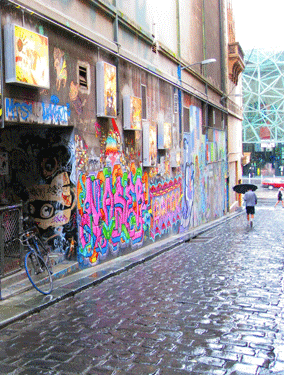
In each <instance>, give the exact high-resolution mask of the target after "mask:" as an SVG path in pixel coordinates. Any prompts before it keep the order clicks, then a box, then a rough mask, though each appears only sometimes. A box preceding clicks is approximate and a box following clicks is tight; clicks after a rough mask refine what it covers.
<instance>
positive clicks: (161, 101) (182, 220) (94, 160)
mask: <svg viewBox="0 0 284 375" xmlns="http://www.w3.org/2000/svg"><path fill="white" fill-rule="evenodd" d="M228 9H231V8H230V4H227V2H226V1H225V0H191V1H185V0H175V1H174V0H167V1H164V2H163V3H162V5H161V4H160V3H159V2H158V1H153V0H152V1H150V0H149V1H148V0H144V1H134V0H133V1H130V2H125V1H120V0H109V1H108V0H105V1H102V0H98V1H88V2H82V1H78V0H70V1H57V2H54V1H52V0H47V1H45V2H42V1H38V0H29V1H25V0H22V1H5V2H1V30H2V35H1V43H2V59H1V60H2V92H1V93H2V129H1V131H0V157H1V165H2V167H1V174H0V186H1V204H2V205H5V204H13V203H15V202H19V201H23V202H24V207H25V210H26V212H27V213H28V214H29V215H30V216H32V217H33V218H34V220H35V223H36V224H37V226H38V227H39V230H40V231H41V234H42V235H43V237H44V238H45V239H46V240H47V243H48V244H49V245H50V248H51V249H52V251H54V252H58V253H63V254H64V255H65V257H66V258H67V259H74V258H76V259H78V261H79V262H80V264H81V266H90V265H95V264H98V263H99V262H102V261H105V260H108V259H110V258H112V257H114V256H119V255H122V254H124V253H126V252H129V251H133V250H135V249H138V248H140V247H142V246H145V245H147V244H150V243H153V242H155V241H159V240H160V239H162V238H165V237H167V236H171V235H173V234H178V233H182V232H185V231H187V230H189V229H190V228H192V227H196V226H199V225H201V224H203V223H207V222H209V221H212V220H215V219H217V218H220V217H222V216H223V215H225V214H226V213H227V212H228V211H230V210H231V209H234V207H235V203H234V204H231V201H232V200H233V201H234V202H235V200H236V197H235V195H233V198H231V189H230V184H231V182H230V173H231V172H232V170H233V179H234V180H236V179H237V180H238V178H239V171H238V168H239V164H237V163H238V160H239V156H240V155H239V154H238V155H237V156H236V155H235V154H236V153H239V152H240V151H239V149H238V147H237V148H236V149H235V150H233V148H234V146H232V145H233V144H234V142H235V141H234V139H238V135H237V134H238V133H239V132H240V131H241V128H239V124H240V122H241V117H240V106H238V105H237V103H234V105H232V104H230V103H231V102H232V103H233V101H231V99H230V98H229V96H228V94H229V93H230V90H232V89H233V90H235V89H237V87H238V81H237V78H238V76H239V74H240V72H241V69H239V68H240V66H241V64H240V61H241V60H242V55H241V54H240V50H239V49H238V50H237V51H235V50H234V51H231V50H230V49H229V48H230V43H229V42H228V14H229V13H228ZM234 54H235V55H236V56H233V55H234ZM230 59H231V60H230ZM232 59H235V60H234V63H233V64H231V65H230V64H229V61H232ZM208 60H209V61H208ZM236 65H237V68H238V69H239V70H238V69H236ZM224 98H225V99H226V100H225V101H224ZM228 137H229V138H230V139H231V141H228ZM228 153H229V155H230V154H234V155H233V156H230V158H229V159H228ZM232 163H233V164H234V167H231V164H232ZM236 174H237V177H236Z"/></svg>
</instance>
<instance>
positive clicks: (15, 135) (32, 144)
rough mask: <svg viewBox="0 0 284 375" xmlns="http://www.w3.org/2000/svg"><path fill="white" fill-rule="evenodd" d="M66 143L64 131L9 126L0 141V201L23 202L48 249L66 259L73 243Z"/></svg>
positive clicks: (68, 133) (71, 162) (70, 156)
mask: <svg viewBox="0 0 284 375" xmlns="http://www.w3.org/2000/svg"><path fill="white" fill-rule="evenodd" d="M72 139H73V134H72V130H70V129H69V130H67V129H55V128H50V129H44V128H40V129H31V128H26V129H25V128H19V127H11V128H9V129H5V130H3V131H2V132H1V142H0V149H1V150H5V154H4V155H6V162H7V165H8V166H9V173H7V174H6V175H5V176H0V177H1V178H0V185H1V203H2V204H11V203H15V202H19V201H23V202H24V213H25V214H29V215H30V216H31V217H32V218H33V219H34V221H35V223H36V225H37V226H38V228H39V230H40V232H41V234H42V235H43V238H44V239H45V240H46V241H47V244H48V246H49V247H50V248H51V249H52V250H53V251H54V252H58V253H64V254H65V255H66V257H67V258H70V257H73V258H74V256H75V254H74V253H73V254H71V253H70V250H71V248H72V246H71V245H72V244H73V243H74V241H77V234H76V199H75V198H76V196H75V189H74V188H75V182H76V181H75V179H74V176H75V173H74V172H75V169H74V168H75V159H74V151H73V140H72ZM72 251H73V248H72Z"/></svg>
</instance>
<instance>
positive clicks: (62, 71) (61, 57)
mask: <svg viewBox="0 0 284 375" xmlns="http://www.w3.org/2000/svg"><path fill="white" fill-rule="evenodd" d="M53 59H54V63H53V64H54V69H55V71H56V90H57V91H59V90H60V87H61V85H62V88H64V87H65V86H66V82H67V64H66V58H65V53H64V52H63V51H62V50H61V49H60V48H57V47H55V48H54V50H53Z"/></svg>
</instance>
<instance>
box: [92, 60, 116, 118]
mask: <svg viewBox="0 0 284 375" xmlns="http://www.w3.org/2000/svg"><path fill="white" fill-rule="evenodd" d="M96 77H97V84H96V90H97V116H98V117H116V115H117V114H116V111H117V109H116V108H117V107H116V67H115V66H114V65H111V64H109V63H107V62H105V61H99V62H97V65H96Z"/></svg>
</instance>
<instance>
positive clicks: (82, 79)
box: [77, 61, 91, 94]
mask: <svg viewBox="0 0 284 375" xmlns="http://www.w3.org/2000/svg"><path fill="white" fill-rule="evenodd" d="M77 82H78V84H79V90H80V91H81V92H82V93H84V94H89V93H90V86H91V80H90V65H89V64H88V63H85V62H83V61H78V63H77Z"/></svg>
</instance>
